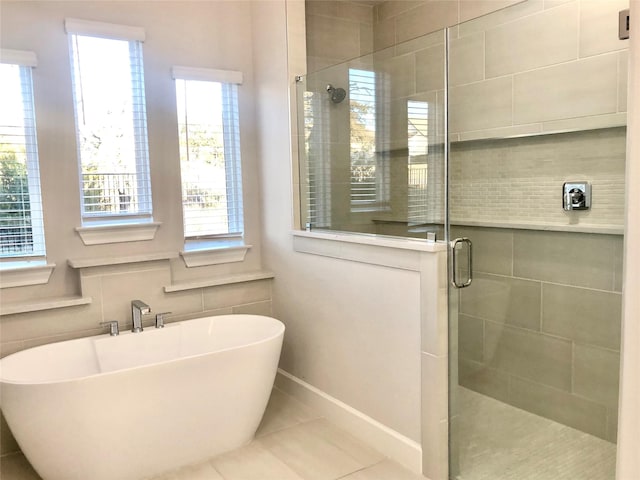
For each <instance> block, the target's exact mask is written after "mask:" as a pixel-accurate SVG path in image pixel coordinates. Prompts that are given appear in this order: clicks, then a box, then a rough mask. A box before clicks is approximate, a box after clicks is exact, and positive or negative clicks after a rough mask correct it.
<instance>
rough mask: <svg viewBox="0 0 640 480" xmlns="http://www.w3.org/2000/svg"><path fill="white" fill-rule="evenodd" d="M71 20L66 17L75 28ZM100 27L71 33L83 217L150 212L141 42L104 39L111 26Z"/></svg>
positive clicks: (140, 214)
mask: <svg viewBox="0 0 640 480" xmlns="http://www.w3.org/2000/svg"><path fill="white" fill-rule="evenodd" d="M76 22H78V21H76ZM94 23H96V22H86V24H87V25H89V26H92V25H93V24H94ZM70 25H71V26H74V25H75V23H73V22H70V21H69V20H67V22H66V26H67V31H70V32H73V31H74V30H73V29H70ZM82 25H84V26H85V27H86V25H85V24H84V23H82ZM98 25H102V26H104V25H105V24H98ZM106 25H107V26H111V27H114V26H113V25H111V24H106ZM94 26H95V25H94ZM123 28H124V31H125V33H126V32H129V29H134V33H135V32H137V30H136V29H135V27H123ZM78 30H80V31H82V32H85V31H88V32H89V33H92V30H91V28H78ZM98 30H99V32H98V33H96V35H98V36H87V35H81V34H76V33H70V35H69V43H70V51H71V57H72V81H73V93H74V100H75V115H76V135H77V143H78V158H79V167H80V187H81V192H82V194H81V201H82V202H81V203H82V216H83V221H84V222H87V221H88V222H91V221H95V220H105V219H110V218H111V219H114V220H121V219H122V218H123V217H134V218H135V217H142V218H145V217H150V216H151V213H152V199H151V186H150V176H149V151H148V142H147V120H146V106H145V93H144V70H143V59H142V43H141V41H140V40H137V39H134V40H126V39H125V40H121V39H113V38H102V37H103V36H105V35H108V34H109V32H110V30H109V29H108V28H106V27H104V28H102V29H98ZM116 36H118V37H126V36H127V35H126V34H122V32H120V33H117V35H116ZM130 36H133V37H135V38H139V37H140V35H130Z"/></svg>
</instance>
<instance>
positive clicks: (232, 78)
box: [171, 67, 244, 85]
mask: <svg viewBox="0 0 640 480" xmlns="http://www.w3.org/2000/svg"><path fill="white" fill-rule="evenodd" d="M171 75H172V77H173V79H174V80H202V81H207V82H219V83H233V84H236V85H242V82H243V79H244V76H243V74H242V72H238V71H235V70H216V69H214V68H195V67H173V68H172V69H171Z"/></svg>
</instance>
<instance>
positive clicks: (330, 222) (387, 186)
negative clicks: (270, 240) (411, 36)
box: [297, 30, 445, 238]
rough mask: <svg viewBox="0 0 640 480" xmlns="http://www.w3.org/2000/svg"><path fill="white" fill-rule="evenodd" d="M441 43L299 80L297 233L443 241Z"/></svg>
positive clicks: (398, 48) (397, 50)
mask: <svg viewBox="0 0 640 480" xmlns="http://www.w3.org/2000/svg"><path fill="white" fill-rule="evenodd" d="M444 77H445V33H444V31H442V30H441V31H438V32H436V33H433V34H429V35H426V36H424V37H420V38H418V39H415V40H411V41H409V42H405V43H401V44H398V45H395V46H393V47H390V48H388V49H385V50H381V51H378V52H375V53H373V54H371V55H367V56H364V57H360V58H356V59H354V60H351V61H348V62H344V63H340V64H337V65H334V66H331V67H329V68H325V69H323V70H320V71H317V72H314V73H312V74H309V75H307V76H305V77H302V78H300V80H299V81H298V83H297V95H298V105H299V107H298V124H299V125H298V127H299V132H300V138H299V142H298V145H299V149H300V151H299V156H300V173H301V182H300V183H301V187H300V188H301V211H302V215H301V217H302V228H306V229H314V230H317V229H324V230H339V231H343V232H357V233H361V234H377V235H391V236H403V237H417V238H427V234H428V233H429V232H434V233H436V234H437V236H438V238H442V236H443V233H444V227H443V225H444V197H445V188H444V184H445V182H444V179H445V166H444V145H445V142H444V87H445V79H444Z"/></svg>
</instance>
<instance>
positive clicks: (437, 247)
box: [293, 230, 447, 252]
mask: <svg viewBox="0 0 640 480" xmlns="http://www.w3.org/2000/svg"><path fill="white" fill-rule="evenodd" d="M293 236H294V237H306V238H316V239H318V240H332V241H335V242H343V243H357V244H360V245H373V246H376V247H387V248H397V249H401V250H417V251H421V252H439V251H441V250H446V249H447V244H446V243H444V242H440V241H438V242H431V241H428V240H421V239H416V238H404V237H389V236H386V235H374V234H368V233H349V232H332V231H329V230H326V231H322V232H320V231H317V230H314V231H306V230H294V231H293Z"/></svg>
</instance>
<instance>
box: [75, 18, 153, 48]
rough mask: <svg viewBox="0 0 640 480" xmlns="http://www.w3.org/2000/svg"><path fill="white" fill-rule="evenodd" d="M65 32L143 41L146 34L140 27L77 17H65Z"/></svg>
mask: <svg viewBox="0 0 640 480" xmlns="http://www.w3.org/2000/svg"><path fill="white" fill-rule="evenodd" d="M64 29H65V32H66V33H70V34H73V35H88V36H91V37H101V38H112V39H115V40H129V41H136V40H137V41H140V42H144V40H145V37H146V34H145V30H144V28H142V27H132V26H129V25H119V24H116V23H105V22H94V21H92V20H81V19H79V18H66V19H65V21H64Z"/></svg>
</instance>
